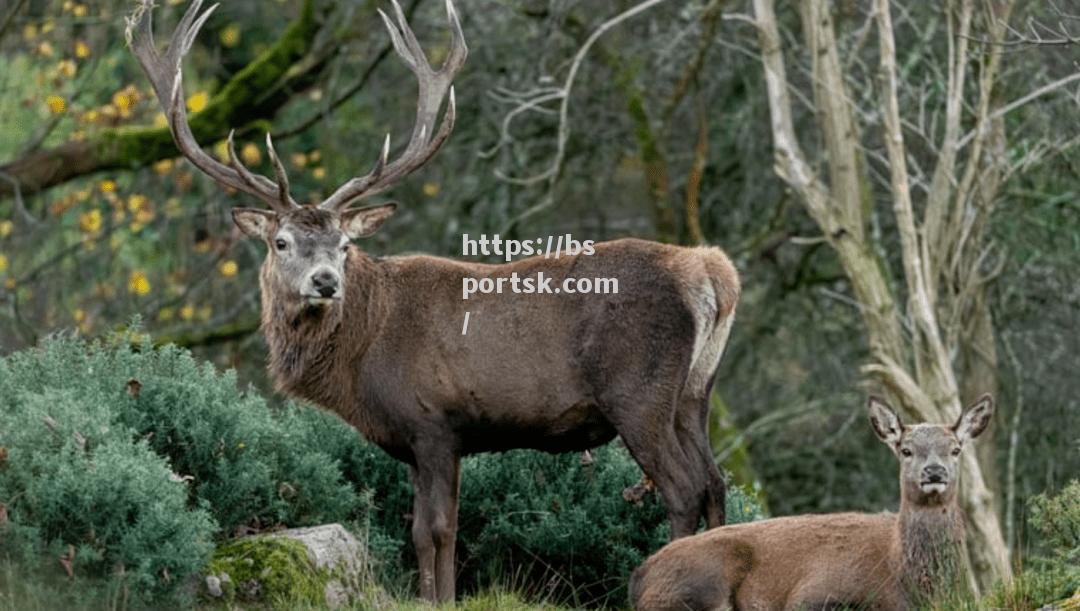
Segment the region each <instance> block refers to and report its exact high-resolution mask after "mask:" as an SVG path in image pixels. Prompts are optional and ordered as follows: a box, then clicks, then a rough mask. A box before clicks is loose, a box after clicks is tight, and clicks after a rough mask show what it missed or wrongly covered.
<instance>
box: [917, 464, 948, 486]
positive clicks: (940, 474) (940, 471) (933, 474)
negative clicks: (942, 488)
mask: <svg viewBox="0 0 1080 611" xmlns="http://www.w3.org/2000/svg"><path fill="white" fill-rule="evenodd" d="M948 474H949V472H948V471H947V470H946V469H945V467H944V466H943V465H927V466H926V467H924V468H923V477H925V478H926V481H927V482H929V483H931V484H941V483H944V482H945V476H946V475H948Z"/></svg>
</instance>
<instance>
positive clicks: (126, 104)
mask: <svg viewBox="0 0 1080 611" xmlns="http://www.w3.org/2000/svg"><path fill="white" fill-rule="evenodd" d="M112 103H113V106H115V107H116V108H117V110H119V111H120V116H121V117H126V116H128V115H130V114H131V107H132V106H133V105H134V104H135V100H134V99H133V98H132V96H131V94H130V93H128V92H127V91H117V92H116V93H114V94H113V97H112Z"/></svg>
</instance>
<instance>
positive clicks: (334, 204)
mask: <svg viewBox="0 0 1080 611" xmlns="http://www.w3.org/2000/svg"><path fill="white" fill-rule="evenodd" d="M391 2H392V5H393V8H394V16H395V19H394V20H392V19H391V18H390V17H389V16H387V15H386V14H385V13H383V12H382V11H381V10H380V11H379V14H380V15H381V16H382V19H383V22H384V23H385V24H386V27H387V29H388V30H389V32H390V39H391V41H392V42H393V45H394V50H395V51H396V52H397V54H398V55H399V56H400V57H401V59H402V60H403V61H404V62H405V64H406V65H407V66H408V67H409V69H410V70H412V72H413V73H414V74H415V75H416V78H417V81H418V82H419V98H418V102H417V110H416V123H415V126H414V127H413V132H412V137H411V138H410V139H409V142H408V144H407V145H406V146H405V148H404V150H403V151H402V152H401V153H400V155H399V156H398V157H397V158H396V159H394V160H393V161H390V159H389V157H390V136H389V135H387V136H386V140H385V142H384V144H383V147H382V154H381V155H379V159H378V161H377V162H376V163H375V167H374V168H372V170H371V171H370V172H369V173H368V174H366V175H364V176H359V177H356V178H353V179H351V180H349V181H348V182H346V183H345V184H343V185H342V186H341V187H339V188H338V189H337V190H336V191H335V192H334V193H333V194H332V195H331V196H330V197H328V198H327V199H326V200H324V201H323V202H321V203H319V204H315V205H307V206H301V205H300V204H298V203H297V202H296V200H294V199H293V197H292V195H291V193H290V189H289V179H288V176H287V174H286V172H285V167H284V165H283V164H282V163H281V160H280V159H279V158H278V156H277V154H276V152H275V151H274V145H273V143H272V142H271V140H270V135H269V134H267V136H266V148H267V152H268V153H269V158H270V162H271V164H272V165H273V168H274V180H271V179H269V178H267V177H266V176H261V175H257V174H254V173H252V172H251V171H250V170H248V169H247V168H246V167H244V165H243V164H242V163H241V162H240V160H239V158H238V156H237V155H236V147H235V145H234V144H233V134H232V133H230V134H229V139H228V150H229V161H228V163H227V164H225V163H222V162H220V161H218V160H217V159H215V158H214V157H213V156H211V155H208V154H207V153H206V152H205V151H203V150H202V148H201V147H200V146H199V144H198V143H197V142H196V141H195V136H194V135H193V134H192V131H191V127H190V126H189V125H188V119H187V111H186V108H185V102H184V89H183V79H182V71H181V61H182V60H183V57H184V55H185V54H186V53H187V51H188V50H189V49H190V48H191V45H192V43H193V42H194V40H195V36H196V35H197V34H198V32H199V29H200V28H201V27H202V25H203V24H204V23H205V22H206V20H207V19H208V18H209V17H210V15H211V13H213V11H214V9H215V8H217V5H216V4H215V5H213V6H211V7H210V8H209V9H207V10H206V11H202V12H201V14H200V8H201V6H202V0H193V1H192V3H191V5H190V6H189V7H188V9H187V11H186V12H185V13H184V16H183V18H181V20H180V22H179V24H178V25H177V27H176V31H175V32H174V33H173V35H172V38H171V39H170V40H169V44H168V46H167V47H166V48H165V51H164V53H159V52H158V50H157V49H156V48H155V46H154V37H153V23H152V19H151V12H152V9H153V0H141V2H140V4H139V6H138V7H137V8H136V10H135V12H134V14H133V15H132V16H131V18H130V19H129V20H128V28H127V37H128V44H129V45H130V46H131V49H132V52H133V53H134V54H135V56H136V57H137V58H138V60H139V63H140V64H141V65H142V67H143V70H144V71H145V72H146V74H147V76H148V77H149V78H150V81H151V83H152V84H153V87H154V93H155V95H156V96H157V98H158V101H159V102H160V103H161V106H162V108H163V110H164V111H165V116H166V117H167V118H168V121H169V128H170V130H171V131H172V135H173V139H174V140H175V141H176V146H177V148H178V149H179V150H180V152H181V153H182V154H183V155H184V156H185V157H187V158H188V160H190V161H191V162H192V163H193V164H194V165H195V166H196V167H198V168H199V169H200V170H202V171H203V172H204V173H206V174H207V175H209V176H210V177H211V178H213V179H214V180H215V181H217V182H218V183H219V184H221V185H223V186H225V187H228V188H231V189H235V190H237V191H241V192H243V193H247V194H248V195H252V196H255V197H256V198H258V199H260V200H262V201H264V202H265V203H266V204H267V205H269V207H270V209H269V210H267V209H257V208H236V209H234V210H233V220H234V221H235V222H236V225H237V226H238V227H239V228H240V229H241V231H243V233H244V234H246V235H248V236H251V237H254V238H257V239H261V240H262V241H263V242H264V243H265V244H266V245H267V255H266V261H265V262H264V264H263V273H262V276H261V282H262V284H263V290H264V292H267V291H268V292H270V293H271V294H272V295H273V296H274V299H275V300H278V301H281V302H283V303H284V304H286V305H287V306H290V309H291V310H294V311H297V310H300V309H311V308H334V309H336V308H340V305H341V302H342V300H343V298H344V296H345V285H344V284H345V279H346V275H345V262H346V260H347V254H348V250H349V248H350V246H349V244H350V243H351V241H352V240H354V239H357V238H362V237H366V236H369V235H371V234H372V233H374V232H375V230H377V229H378V228H379V226H380V225H382V223H383V222H384V221H385V220H386V219H387V218H389V217H390V215H391V214H393V212H394V208H395V204H392V203H388V204H382V205H376V206H369V207H366V208H351V207H350V205H351V204H353V203H354V202H356V201H359V200H360V199H362V198H364V197H368V196H371V195H375V194H376V193H379V192H381V191H383V190H385V189H387V188H388V187H390V186H391V185H393V184H394V183H396V182H397V181H398V180H400V179H401V178H403V177H405V176H406V175H408V174H410V173H411V172H413V171H414V170H416V169H417V168H419V167H421V166H423V165H424V164H425V163H427V161H428V160H429V159H431V157H432V156H433V155H434V154H435V153H436V152H437V151H438V150H439V148H440V147H441V146H442V144H443V143H444V142H445V141H446V139H447V137H448V136H449V135H450V132H451V130H453V128H454V115H455V104H454V88H453V87H452V85H451V83H452V82H453V79H454V76H455V75H456V74H457V73H458V71H460V70H461V67H462V65H464V63H465V57H466V55H467V54H468V49H467V48H466V46H465V37H464V34H463V33H462V30H461V23H460V21H459V20H458V16H457V12H456V11H455V9H454V5H453V3H452V2H451V0H446V14H447V18H448V19H449V21H450V31H451V39H450V46H449V50H448V52H447V55H446V60H445V62H444V63H443V65H442V67H441V68H440V69H438V70H435V69H434V68H432V67H431V65H430V64H429V63H428V61H427V57H426V55H425V54H424V50H423V49H422V48H421V47H420V43H419V42H418V41H417V39H416V35H415V34H413V31H412V29H411V28H410V27H409V24H408V23H407V21H406V19H405V13H404V12H403V11H402V10H401V6H400V5H398V3H397V1H396V0H391ZM447 94H449V95H447ZM447 98H449V99H448V101H447V105H446V114H445V117H444V119H443V121H442V122H441V124H440V125H439V126H438V129H437V130H436V129H435V127H436V123H437V122H438V113H439V109H440V107H441V106H442V103H443V100H444V99H447Z"/></svg>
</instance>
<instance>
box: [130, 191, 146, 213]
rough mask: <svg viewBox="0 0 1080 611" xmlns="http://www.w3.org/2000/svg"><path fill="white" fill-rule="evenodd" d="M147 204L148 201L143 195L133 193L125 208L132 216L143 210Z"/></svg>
mask: <svg viewBox="0 0 1080 611" xmlns="http://www.w3.org/2000/svg"><path fill="white" fill-rule="evenodd" d="M148 203H150V200H148V199H147V198H146V196H145V195H142V194H140V193H135V194H132V196H131V197H129V198H128V202H127V207H128V210H129V211H130V212H131V213H132V214H135V213H136V212H138V211H140V210H142V209H143V208H145V207H146V205H147V204H148Z"/></svg>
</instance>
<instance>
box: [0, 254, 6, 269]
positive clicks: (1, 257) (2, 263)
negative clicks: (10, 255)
mask: <svg viewBox="0 0 1080 611" xmlns="http://www.w3.org/2000/svg"><path fill="white" fill-rule="evenodd" d="M7 268H8V260H7V255H5V254H3V253H0V274H2V273H4V272H6V271H7Z"/></svg>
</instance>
